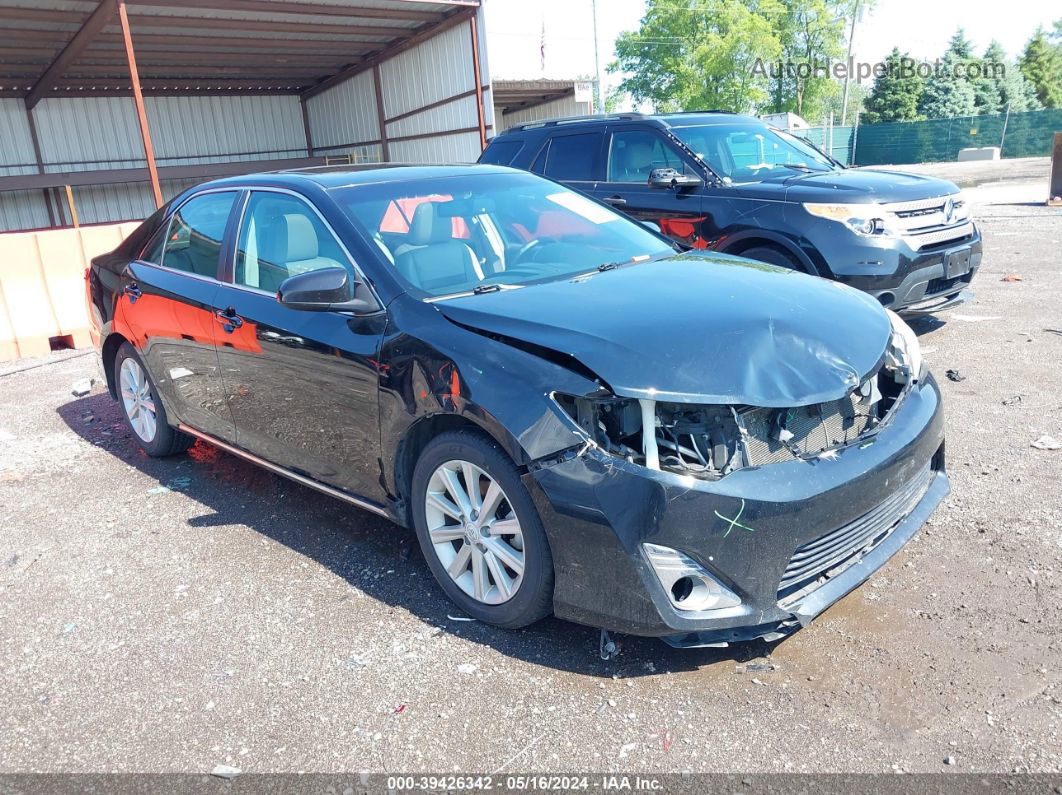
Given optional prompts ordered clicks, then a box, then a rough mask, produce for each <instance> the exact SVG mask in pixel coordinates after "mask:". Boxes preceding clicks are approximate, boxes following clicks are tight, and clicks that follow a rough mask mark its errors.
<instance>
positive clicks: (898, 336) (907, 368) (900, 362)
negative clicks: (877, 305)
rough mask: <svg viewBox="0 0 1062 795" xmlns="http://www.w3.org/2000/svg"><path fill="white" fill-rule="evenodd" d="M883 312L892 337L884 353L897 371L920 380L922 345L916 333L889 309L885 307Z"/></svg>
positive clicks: (922, 365)
mask: <svg viewBox="0 0 1062 795" xmlns="http://www.w3.org/2000/svg"><path fill="white" fill-rule="evenodd" d="M885 312H886V313H887V314H888V315H889V322H890V323H891V324H892V339H891V340H890V341H889V350H888V353H887V354H886V356H887V358H888V359H889V364H890V365H891V366H892V367H893V368H894V369H896V370H897V371H901V372H903V373H904V375H905V376H906V377H907V378H908V379H909V380H911V381H921V380H922V378H923V376H924V375H925V373H924V371H923V367H924V364H923V362H922V345H921V343H920V342H919V341H918V335H916V334H915V333H914V331H913V330H912V329H911V327H910V326H908V325H907V324H906V323H905V322H904V321H903V318H901V317H900V316H899V315H897V314H896V313H895V312H893V311H892V310H891V309H886V310H885Z"/></svg>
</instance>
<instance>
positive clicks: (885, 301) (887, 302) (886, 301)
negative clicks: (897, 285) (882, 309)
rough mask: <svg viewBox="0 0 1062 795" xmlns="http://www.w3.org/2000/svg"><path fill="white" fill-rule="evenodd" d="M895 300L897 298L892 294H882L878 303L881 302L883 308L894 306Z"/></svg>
mask: <svg viewBox="0 0 1062 795" xmlns="http://www.w3.org/2000/svg"><path fill="white" fill-rule="evenodd" d="M895 300H896V296H895V295H893V294H892V293H881V294H879V295H878V301H880V302H881V305H882V306H892V304H893V302H894V301H895Z"/></svg>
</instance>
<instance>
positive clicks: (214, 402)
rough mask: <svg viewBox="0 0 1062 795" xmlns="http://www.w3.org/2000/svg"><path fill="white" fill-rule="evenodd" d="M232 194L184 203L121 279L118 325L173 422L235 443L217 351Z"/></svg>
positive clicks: (199, 197)
mask: <svg viewBox="0 0 1062 795" xmlns="http://www.w3.org/2000/svg"><path fill="white" fill-rule="evenodd" d="M238 195H239V194H238V192H237V191H221V192H211V193H202V194H199V195H197V196H194V197H193V198H191V199H189V200H188V201H187V202H185V203H184V204H183V205H182V206H181V207H180V208H179V209H178V210H177V211H176V212H175V213H174V214H173V216H172V217H171V220H170V222H169V223H168V224H166V225H164V226H163V227H162V228H161V229H160V230H159V231H158V233H156V236H155V238H154V239H153V240H152V241H151V242H150V243H149V244H148V245H147V247H146V249H145V250H144V252H143V253H142V255H141V258H140V259H136V260H133V261H132V262H130V263H129V265H128V266H127V268H126V271H125V273H124V274H123V289H122V298H121V301H120V303H119V308H118V321H119V323H118V325H119V327H120V328H121V329H122V330H123V331H125V332H126V333H127V335H128V336H129V338H130V340H131V341H132V343H133V345H134V346H135V347H136V348H137V350H138V351H139V352H140V355H141V356H142V357H143V359H144V361H145V362H146V364H147V367H148V370H149V372H150V373H151V377H152V379H153V380H154V382H155V385H156V387H157V388H158V390H159V393H160V396H161V398H162V401H163V405H165V407H166V412H167V414H169V416H170V418H171V419H173V420H176V421H179V422H183V423H186V424H187V425H190V426H192V427H194V428H197V429H199V430H201V431H204V432H206V433H209V434H211V435H213V436H218V437H220V438H222V439H232V438H233V437H234V436H235V429H234V426H233V421H232V414H231V413H230V411H229V407H228V405H227V401H226V400H225V395H224V391H223V388H222V383H221V374H220V370H219V367H218V355H217V351H216V350H215V348H214V333H215V326H216V325H217V321H216V319H215V315H214V301H215V298H216V296H217V292H218V288H219V287H220V286H221V285H220V282H219V281H218V278H217V277H218V268H219V259H220V252H221V249H222V241H223V240H224V237H225V230H226V226H227V224H228V220H229V217H230V213H231V210H232V208H233V205H234V204H235V201H236V197H237V196H238Z"/></svg>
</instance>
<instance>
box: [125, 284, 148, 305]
mask: <svg viewBox="0 0 1062 795" xmlns="http://www.w3.org/2000/svg"><path fill="white" fill-rule="evenodd" d="M122 292H123V293H125V294H126V295H128V296H129V303H131V304H135V303H136V299H137V298H139V297H140V296H142V295H143V294H144V293H143V291H142V290H141V289H140V288H139V287H137V286H136V282H131V283H130V284H127V285H126V286H125V287H123V288H122Z"/></svg>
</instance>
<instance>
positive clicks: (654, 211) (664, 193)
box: [594, 125, 706, 247]
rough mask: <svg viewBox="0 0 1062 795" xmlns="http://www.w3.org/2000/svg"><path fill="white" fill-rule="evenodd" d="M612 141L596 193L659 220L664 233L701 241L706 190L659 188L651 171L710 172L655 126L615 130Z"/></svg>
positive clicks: (625, 209) (646, 218)
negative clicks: (697, 165)
mask: <svg viewBox="0 0 1062 795" xmlns="http://www.w3.org/2000/svg"><path fill="white" fill-rule="evenodd" d="M608 139H609V140H608V151H607V160H606V168H605V181H604V182H599V183H598V184H597V186H596V187H595V189H594V197H595V198H597V199H599V200H600V201H603V202H605V203H606V204H610V205H612V206H613V207H615V208H616V209H617V210H621V211H623V212H625V213H626V214H627V215H629V216H631V217H632V218H634V219H636V220H639V221H652V222H653V223H655V224H659V226H660V230H661V231H662V232H663V233H664V234H666V235H668V236H669V237H672V238H675V239H676V240H678V241H680V242H682V243H685V244H686V245H698V243H697V241H698V238H699V232H700V228H701V225H702V224H703V222H704V221H705V218H706V215H705V212H704V203H703V199H702V195H701V193H702V190H701V189H692V190H684V191H678V190H673V189H670V188H653V187H650V186H649V175H650V173H651V172H652V170H653V169H655V168H673V169H675V170H676V171H678V172H680V173H686V174H695V175H696V176H698V177H701V179H703V178H704V173H703V172H702V171H701V170H700V169H698V168H695V167H694V166H693V165H691V163H690V162H689V160H688V159H687V158H686V156H685V155H684V154H683V153H682V152H680V151H679V149H678V147H676V146H675V145H674V144H673V143H671V142H670V141H668V140H667V139H666V138H664V136H663V135H661V134H660V133H659V132H658V131H657V130H655V129H653V128H652V127H648V126H646V127H632V126H629V125H624V126H622V127H616V128H610V130H609V135H608ZM698 247H700V246H699V245H698Z"/></svg>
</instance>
